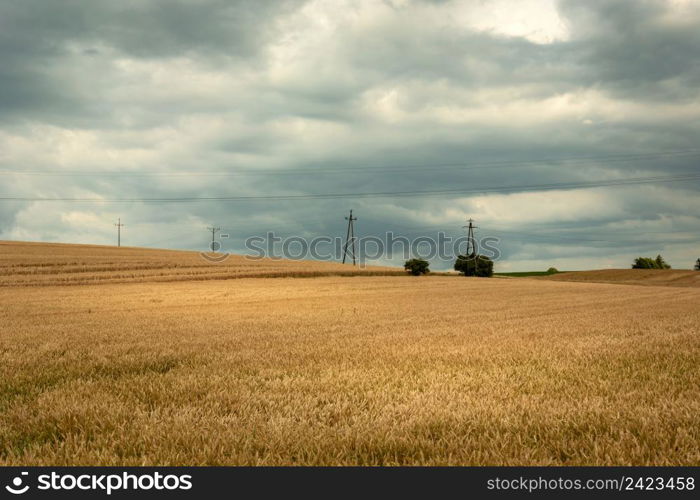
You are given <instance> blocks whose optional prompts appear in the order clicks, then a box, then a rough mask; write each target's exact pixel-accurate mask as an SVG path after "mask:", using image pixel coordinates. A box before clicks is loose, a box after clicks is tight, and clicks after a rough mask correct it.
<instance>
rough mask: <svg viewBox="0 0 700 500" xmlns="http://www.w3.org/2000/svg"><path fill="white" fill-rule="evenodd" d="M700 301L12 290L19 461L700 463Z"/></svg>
mask: <svg viewBox="0 0 700 500" xmlns="http://www.w3.org/2000/svg"><path fill="white" fill-rule="evenodd" d="M621 292H624V293H621ZM699 301H700V290H698V289H694V288H671V287H648V286H643V287H642V286H626V287H624V289H623V288H622V287H620V286H616V285H604V284H602V285H601V284H588V283H561V282H553V281H543V280H539V281H538V280H529V279H528V280H515V279H512V280H497V279H493V280H488V279H486V280H483V279H466V278H461V277H456V276H443V277H427V278H411V277H355V278H342V277H324V278H315V279H238V280H229V281H222V280H214V281H186V282H173V283H129V284H103V285H99V286H96V285H85V286H53V287H48V286H47V287H40V286H33V287H2V288H0V303H1V304H2V309H1V311H0V464H3V465H8V464H12V465H15V464H103V465H107V464H119V465H125V464H159V465H164V464H385V465H386V464H597V465H603V464H657V465H661V464H694V465H696V464H698V463H700V373H699V372H700V334H699V332H700V308H698V303H699Z"/></svg>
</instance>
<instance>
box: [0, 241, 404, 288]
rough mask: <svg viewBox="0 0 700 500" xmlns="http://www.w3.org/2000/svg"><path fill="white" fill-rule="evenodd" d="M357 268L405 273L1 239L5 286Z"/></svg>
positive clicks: (298, 274)
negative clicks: (213, 258)
mask: <svg viewBox="0 0 700 500" xmlns="http://www.w3.org/2000/svg"><path fill="white" fill-rule="evenodd" d="M214 256H216V255H214ZM357 274H361V275H385V274H403V270H402V269H397V268H388V267H376V266H371V267H367V268H365V269H359V267H355V268H353V267H352V266H349V265H342V264H338V263H334V262H317V261H308V260H307V261H294V260H282V259H280V260H275V259H258V260H253V259H248V258H245V257H243V256H240V255H230V256H229V257H228V258H227V259H226V260H225V261H223V262H221V263H213V262H210V261H207V260H205V259H204V258H202V256H201V255H200V253H199V252H188V251H178V250H156V249H149V248H129V247H121V248H117V247H110V246H98V245H68V244H61V243H25V242H11V241H0V287H1V286H18V285H20V286H36V285H84V284H96V283H125V282H153V281H190V280H212V279H233V278H250V277H311V276H328V275H357Z"/></svg>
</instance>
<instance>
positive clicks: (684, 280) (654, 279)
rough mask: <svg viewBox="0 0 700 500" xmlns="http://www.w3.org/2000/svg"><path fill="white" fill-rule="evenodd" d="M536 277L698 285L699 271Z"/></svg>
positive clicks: (602, 271)
mask: <svg viewBox="0 0 700 500" xmlns="http://www.w3.org/2000/svg"><path fill="white" fill-rule="evenodd" d="M537 279H543V280H544V279H546V280H553V281H583V282H589V283H619V284H624V285H647V286H679V287H700V271H690V270H686V269H663V270H662V269H600V270H596V271H572V272H565V273H557V274H550V275H547V276H542V277H538V278H537Z"/></svg>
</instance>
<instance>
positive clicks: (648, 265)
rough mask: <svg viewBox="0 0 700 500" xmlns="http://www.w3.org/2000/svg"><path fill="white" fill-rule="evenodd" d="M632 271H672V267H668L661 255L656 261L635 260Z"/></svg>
mask: <svg viewBox="0 0 700 500" xmlns="http://www.w3.org/2000/svg"><path fill="white" fill-rule="evenodd" d="M632 269H671V266H669V265H668V263H667V262H666V261H665V260H664V258H663V257H662V256H661V255H657V256H656V258H655V259H652V258H651V257H637V258H636V259H634V263H633V264H632Z"/></svg>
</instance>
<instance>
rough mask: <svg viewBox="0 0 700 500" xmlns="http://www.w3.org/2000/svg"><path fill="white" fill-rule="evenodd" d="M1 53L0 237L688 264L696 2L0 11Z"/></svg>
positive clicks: (693, 214)
mask: <svg viewBox="0 0 700 500" xmlns="http://www.w3.org/2000/svg"><path fill="white" fill-rule="evenodd" d="M0 58H1V59H0V60H1V61H2V64H0V180H1V182H2V186H1V187H0V197H1V198H2V199H1V200H0V239H4V240H30V241H61V242H75V243H96V244H113V243H114V241H115V239H116V238H115V236H116V232H115V228H114V226H113V223H114V222H116V219H117V218H118V217H121V219H122V222H123V223H124V224H125V227H124V232H123V242H124V244H126V245H132V246H151V247H157V248H183V249H199V250H205V249H206V248H207V247H206V245H207V241H208V238H210V235H208V234H207V231H206V226H210V225H212V224H215V225H217V226H220V227H222V228H223V231H225V232H227V233H229V234H230V239H229V240H228V241H226V242H224V248H225V249H226V250H229V251H242V250H243V241H244V239H245V238H246V237H248V236H251V235H260V234H265V233H266V232H267V231H275V232H276V233H278V234H280V235H281V236H290V235H300V236H303V237H306V238H310V237H313V236H321V235H327V236H331V237H333V236H340V235H343V234H344V231H345V227H344V224H345V221H344V216H345V215H347V211H348V210H349V209H351V208H352V209H353V210H354V212H355V214H356V215H357V216H358V218H359V220H358V221H357V223H356V224H357V225H356V229H357V233H358V235H380V234H383V233H384V232H385V231H389V230H391V231H394V232H395V233H396V234H403V235H406V236H407V237H409V238H415V237H418V236H433V235H434V234H435V232H436V231H439V230H444V231H445V232H447V233H448V234H451V235H453V236H458V235H460V234H462V231H463V229H462V226H463V225H464V223H465V222H464V221H465V219H466V218H467V217H473V218H474V219H475V220H476V221H477V224H478V226H479V229H478V233H477V236H497V237H499V238H500V239H501V243H500V248H501V251H502V256H501V259H500V261H499V262H498V263H497V269H498V270H500V271H508V270H537V269H546V268H547V267H549V266H556V267H558V268H560V269H586V268H601V267H628V266H629V264H630V262H631V260H632V258H633V257H635V256H637V255H650V256H653V255H656V254H657V253H663V255H664V256H665V257H666V258H667V260H668V261H669V262H670V263H671V264H672V265H673V266H674V267H677V268H689V267H691V266H692V264H693V262H694V260H695V259H696V258H697V257H700V241H699V240H700V238H699V236H698V234H700V196H698V195H699V194H700V179H698V176H699V174H700V169H699V168H698V165H699V161H700V141H699V139H700V1H695V0H653V1H652V0H620V1H614V0H609V1H597V0H587V1H585V2H582V1H574V0H564V1H558V2H557V1H549V0H478V1H477V0H473V1H468V0H464V1H427V0H425V1H408V0H394V1H390V0H385V1H379V0H353V1H342V0H330V1H306V2H305V1H254V0H239V1H223V0H168V1H165V0H152V1H147V0H121V1H118V2H114V1H94V0H82V1H80V0H63V1H49V0H43V1H37V0H3V1H2V2H0ZM392 193H401V194H392ZM332 195H342V196H337V197H334V196H332ZM201 198H224V199H215V200H211V199H201ZM226 198H229V199H226ZM154 199H157V200H159V201H154ZM98 200H102V201H98ZM120 200H121V201H120ZM127 200H128V201H127ZM435 265H436V267H445V266H449V263H447V264H443V263H436V264H435Z"/></svg>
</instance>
